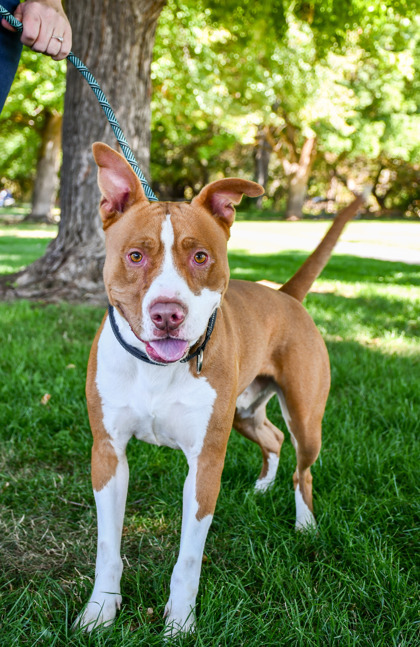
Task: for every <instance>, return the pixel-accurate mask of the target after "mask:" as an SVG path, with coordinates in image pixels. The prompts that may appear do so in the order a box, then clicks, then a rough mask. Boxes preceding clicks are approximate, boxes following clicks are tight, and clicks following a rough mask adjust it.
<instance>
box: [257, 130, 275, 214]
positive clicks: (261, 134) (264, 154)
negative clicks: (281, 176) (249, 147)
mask: <svg viewBox="0 0 420 647" xmlns="http://www.w3.org/2000/svg"><path fill="white" fill-rule="evenodd" d="M272 150H273V149H272V147H271V145H270V143H269V142H268V140H267V137H266V133H265V129H264V128H263V127H262V126H259V127H258V130H257V136H256V145H255V151H254V158H255V179H256V181H257V182H258V184H261V186H263V187H264V189H266V188H267V182H268V167H269V164H270V157H271V152H272ZM262 200H263V196H262V195H261V196H260V197H259V198H258V199H257V201H256V206H257V208H258V209H261V208H262Z"/></svg>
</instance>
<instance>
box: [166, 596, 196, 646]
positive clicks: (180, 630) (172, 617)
mask: <svg viewBox="0 0 420 647" xmlns="http://www.w3.org/2000/svg"><path fill="white" fill-rule="evenodd" d="M163 617H164V618H165V640H168V639H169V638H174V637H175V636H177V635H179V634H187V633H194V631H195V613H194V610H193V609H192V608H191V607H189V610H188V612H185V613H183V612H182V611H181V610H178V613H177V612H176V611H175V609H174V606H173V605H170V603H169V602H168V604H167V605H166V608H165V613H164V616H163Z"/></svg>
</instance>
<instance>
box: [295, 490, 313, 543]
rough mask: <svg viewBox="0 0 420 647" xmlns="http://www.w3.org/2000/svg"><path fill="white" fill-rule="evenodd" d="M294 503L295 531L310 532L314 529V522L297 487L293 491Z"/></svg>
mask: <svg viewBox="0 0 420 647" xmlns="http://www.w3.org/2000/svg"><path fill="white" fill-rule="evenodd" d="M295 502H296V525H295V528H296V530H299V531H300V532H310V531H311V530H315V529H316V521H315V517H314V515H313V513H312V511H311V510H310V509H309V507H308V506H307V505H306V503H305V501H304V500H303V497H302V494H301V492H300V488H299V485H298V486H297V488H296V490H295Z"/></svg>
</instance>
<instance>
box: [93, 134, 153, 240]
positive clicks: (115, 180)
mask: <svg viewBox="0 0 420 647" xmlns="http://www.w3.org/2000/svg"><path fill="white" fill-rule="evenodd" d="M92 151H93V157H94V158H95V162H96V164H97V165H98V185H99V188H100V190H101V193H102V200H101V202H100V205H99V213H100V214H101V218H102V223H103V228H104V229H107V227H109V226H110V225H112V224H113V223H114V222H115V221H116V220H117V219H118V218H120V217H121V216H122V214H123V213H124V212H125V211H126V210H127V209H128V208H129V207H131V205H132V204H134V203H135V202H137V201H145V202H147V203H148V200H147V198H146V196H145V194H144V191H143V187H142V185H141V182H140V180H139V178H138V177H137V175H136V174H135V173H134V171H133V169H132V168H131V166H130V164H129V163H128V162H127V160H126V159H125V158H124V157H123V156H122V155H120V153H117V151H114V149H113V148H111V147H110V146H107V144H102V143H101V142H96V143H95V144H93V146H92Z"/></svg>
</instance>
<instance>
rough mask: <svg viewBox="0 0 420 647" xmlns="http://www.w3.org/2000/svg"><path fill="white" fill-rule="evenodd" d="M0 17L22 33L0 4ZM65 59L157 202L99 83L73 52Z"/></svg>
mask: <svg viewBox="0 0 420 647" xmlns="http://www.w3.org/2000/svg"><path fill="white" fill-rule="evenodd" d="M0 17H2V18H5V19H6V20H7V22H8V23H9V24H10V25H11V26H12V27H14V28H15V29H16V30H17V31H19V32H22V31H23V25H22V23H21V22H19V20H17V19H16V18H15V17H14V16H12V14H11V13H9V12H8V11H7V9H5V8H4V7H3V5H1V4H0ZM67 59H68V60H69V61H70V63H73V65H74V66H75V68H76V69H77V70H79V72H80V74H81V75H82V76H83V77H84V79H85V80H86V81H87V82H88V83H89V85H90V87H91V88H92V90H93V92H94V94H95V96H96V98H97V100H98V102H99V105H100V106H101V108H102V110H103V111H104V113H105V116H106V118H107V119H108V121H109V123H110V125H111V128H112V130H113V131H114V135H115V137H116V138H117V141H118V143H119V145H120V146H121V150H122V152H123V154H124V157H125V159H126V160H127V162H128V163H129V164H130V165H131V167H132V169H133V171H134V172H135V174H136V175H137V177H138V178H139V180H140V182H141V183H142V185H143V190H144V193H145V195H146V198H147V199H148V200H152V201H157V197H156V196H155V194H154V193H153V191H152V189H151V188H150V186H149V184H148V183H147V180H146V178H145V177H144V175H143V173H142V170H141V168H140V167H139V165H138V164H137V162H136V158H135V157H134V154H133V151H132V150H131V148H130V146H129V145H128V142H127V140H126V138H125V136H124V133H123V131H122V130H121V127H120V124H119V123H118V120H117V118H116V116H115V113H114V111H113V110H112V108H111V106H110V104H109V101H108V99H107V98H106V96H105V94H104V92H103V91H102V89H101V87H100V85H99V83H98V82H97V80H96V79H95V77H94V76H93V74H92V73H91V72H90V71H89V69H88V68H87V67H86V65H85V64H84V63H83V62H82V61H81V60H80V58H78V57H77V56H76V55H75V54H73V52H70V54H69V55H68V56H67Z"/></svg>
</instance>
